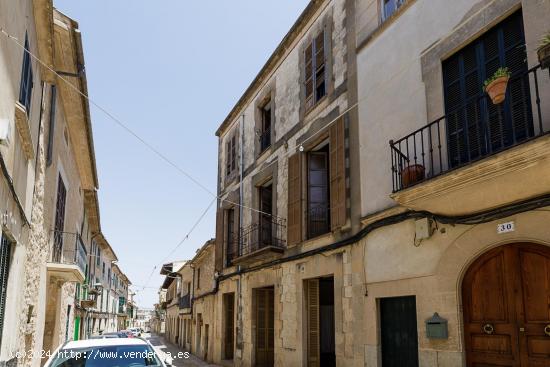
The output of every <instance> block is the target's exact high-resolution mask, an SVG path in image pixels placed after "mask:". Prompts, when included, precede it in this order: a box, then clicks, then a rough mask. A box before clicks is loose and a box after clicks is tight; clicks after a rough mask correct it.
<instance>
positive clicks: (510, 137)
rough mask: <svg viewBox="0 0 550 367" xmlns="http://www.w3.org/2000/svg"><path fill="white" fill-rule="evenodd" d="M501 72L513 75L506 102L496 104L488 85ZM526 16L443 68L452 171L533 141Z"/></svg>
mask: <svg viewBox="0 0 550 367" xmlns="http://www.w3.org/2000/svg"><path fill="white" fill-rule="evenodd" d="M500 67H507V68H508V69H509V70H510V72H511V73H512V77H511V79H510V82H509V84H508V89H507V94H506V99H505V101H504V102H503V103H502V104H500V105H494V104H493V103H492V102H491V100H490V99H489V98H485V96H486V94H485V91H484V88H483V83H484V81H485V80H486V79H488V78H489V77H491V76H492V75H493V74H494V73H495V71H496V70H497V69H499V68H500ZM527 71H528V67H527V54H526V48H525V36H524V31H523V19H522V13H521V11H518V12H516V13H514V14H513V15H511V16H510V17H508V18H507V19H506V20H504V21H503V22H501V23H500V24H498V25H497V26H495V27H494V28H492V29H491V30H489V31H488V32H486V33H485V34H484V35H482V36H481V37H479V38H478V39H477V40H476V41H474V42H473V43H471V44H470V45H468V46H466V47H465V48H463V49H462V50H461V51H459V52H457V53H456V54H455V55H453V56H451V57H450V58H449V59H448V60H446V61H445V62H444V63H443V79H444V89H445V114H446V116H447V126H446V128H447V143H448V161H449V166H450V167H451V168H452V167H457V166H459V165H462V164H466V163H468V162H470V161H473V160H475V159H478V158H481V157H483V156H486V155H489V154H492V153H493V152H496V151H499V150H502V149H505V148H507V147H510V146H512V145H514V144H516V143H518V142H521V141H523V140H525V139H527V138H529V137H531V136H533V122H532V113H531V101H530V95H529V79H528V76H527V75H526V73H527Z"/></svg>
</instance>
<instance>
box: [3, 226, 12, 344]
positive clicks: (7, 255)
mask: <svg viewBox="0 0 550 367" xmlns="http://www.w3.org/2000/svg"><path fill="white" fill-rule="evenodd" d="M1 236H2V239H1V242H0V346H1V345H2V331H3V330H4V316H5V311H6V296H7V291H8V276H9V274H10V260H11V250H12V247H13V245H14V243H13V242H12V241H11V240H10V239H9V238H8V237H6V235H5V234H3V233H2V235H1Z"/></svg>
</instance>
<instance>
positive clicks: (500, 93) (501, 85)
mask: <svg viewBox="0 0 550 367" xmlns="http://www.w3.org/2000/svg"><path fill="white" fill-rule="evenodd" d="M509 79H510V78H509V77H507V76H501V77H500V78H497V79H495V80H493V81H492V82H491V83H489V85H487V86H486V87H485V91H486V92H487V94H489V97H491V100H492V101H493V103H494V104H500V103H502V102H503V101H504V98H505V97H506V87H507V86H508V80H509Z"/></svg>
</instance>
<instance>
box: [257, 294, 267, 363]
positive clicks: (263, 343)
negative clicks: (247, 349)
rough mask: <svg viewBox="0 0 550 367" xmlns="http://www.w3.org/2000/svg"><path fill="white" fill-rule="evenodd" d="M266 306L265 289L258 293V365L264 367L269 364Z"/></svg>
mask: <svg viewBox="0 0 550 367" xmlns="http://www.w3.org/2000/svg"><path fill="white" fill-rule="evenodd" d="M266 306H267V292H266V291H265V290H264V289H258V290H257V291H256V365H257V366H264V365H265V364H266V362H267V340H266V326H267V325H266V317H265V314H266Z"/></svg>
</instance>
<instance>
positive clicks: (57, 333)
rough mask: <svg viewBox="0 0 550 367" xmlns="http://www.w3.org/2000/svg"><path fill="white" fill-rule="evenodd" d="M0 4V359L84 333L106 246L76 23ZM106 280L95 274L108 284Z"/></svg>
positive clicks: (37, 1)
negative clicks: (98, 260) (99, 258)
mask: <svg viewBox="0 0 550 367" xmlns="http://www.w3.org/2000/svg"><path fill="white" fill-rule="evenodd" d="M0 7H1V8H2V9H3V11H2V15H0V18H1V23H2V30H3V33H2V34H1V35H0V48H1V50H2V52H1V55H2V57H0V65H1V66H0V69H1V72H0V78H1V80H0V81H1V82H2V85H3V86H5V88H1V92H0V111H1V112H0V141H1V144H0V157H1V163H2V176H3V177H2V180H1V182H2V183H1V184H0V195H1V197H2V198H3V199H2V200H1V202H2V203H3V204H2V206H1V207H0V210H1V212H2V218H3V219H2V222H1V226H2V244H1V247H0V249H1V251H0V252H1V255H2V256H1V257H2V260H1V264H0V268H1V269H2V282H3V283H4V282H5V285H2V287H0V288H2V289H4V286H5V287H6V288H5V289H6V292H5V293H2V295H1V300H2V301H1V302H2V304H1V305H0V310H2V311H1V314H0V321H1V323H0V332H1V334H0V335H1V339H0V341H1V344H0V346H1V349H0V363H1V364H3V363H6V362H7V361H10V363H13V362H14V361H15V359H17V363H18V364H20V365H25V366H38V365H40V364H41V363H43V362H44V360H42V359H41V357H43V354H41V353H40V352H41V351H42V350H44V351H45V352H48V351H50V350H53V349H55V348H57V347H58V346H59V345H60V344H61V343H63V342H65V341H66V340H72V339H80V338H86V337H88V336H89V335H91V333H92V332H93V323H92V311H93V309H94V308H96V307H97V306H96V304H97V303H98V302H102V301H103V299H102V297H99V299H98V300H96V299H95V296H93V295H92V294H93V293H94V292H96V287H95V284H93V283H94V282H93V281H94V278H92V277H91V273H92V270H93V271H94V275H95V270H96V269H95V264H96V251H97V249H98V248H103V249H104V250H105V252H106V254H107V255H108V259H107V262H108V265H109V267H110V266H111V263H112V261H113V260H116V255H115V254H114V252H113V251H112V248H111V247H110V245H109V244H108V243H107V241H106V240H105V238H104V237H103V235H102V234H101V229H100V223H99V205H98V200H97V188H98V183H97V173H96V167H95V155H94V150H93V138H92V131H91V121H90V115H89V105H88V102H87V100H86V99H85V98H83V97H82V95H81V94H80V93H84V94H87V83H86V75H85V73H84V58H83V50H82V42H81V38H80V37H81V35H80V31H79V30H78V25H77V23H76V22H75V21H73V20H72V19H70V18H68V17H66V16H65V15H63V14H62V13H60V12H58V11H57V10H55V9H54V8H53V5H52V2H51V1H47V0H34V1H20V2H3V3H1V4H0ZM23 48H25V49H26V50H28V52H29V53H26V52H25V50H24V49H23ZM31 53H32V55H33V56H31ZM35 57H36V58H39V59H40V60H41V62H42V63H40V62H38V61H37V59H36V58H35ZM52 70H56V71H59V72H60V73H61V75H63V76H60V74H56V73H54V72H52ZM69 83H70V84H69ZM92 265H94V266H93V268H94V269H92ZM109 272H110V270H109ZM111 280H112V278H110V277H106V278H105V279H104V283H105V284H102V285H103V288H104V289H106V290H107V291H108V292H110V291H111V286H110V284H111ZM126 280H127V278H126ZM128 283H129V282H128ZM117 302H118V297H117ZM102 307H105V309H107V303H106V302H105V306H102ZM110 314H113V313H112V312H110ZM113 317H116V312H115V313H114V314H113ZM114 324H115V325H114V327H115V328H116V319H114ZM28 351H34V352H35V353H28Z"/></svg>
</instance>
